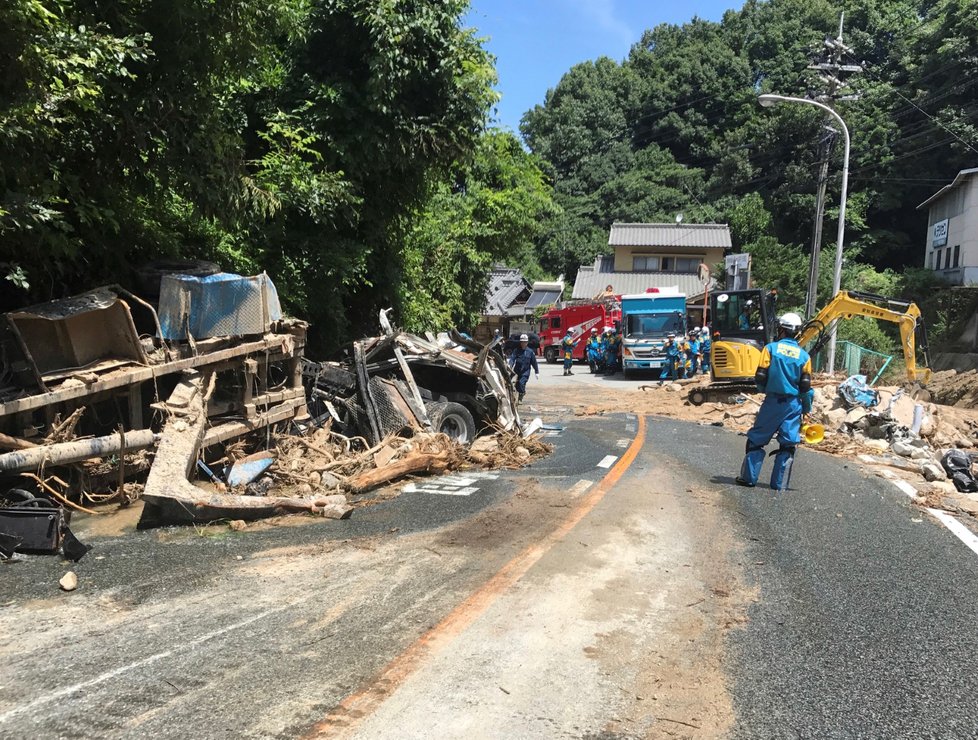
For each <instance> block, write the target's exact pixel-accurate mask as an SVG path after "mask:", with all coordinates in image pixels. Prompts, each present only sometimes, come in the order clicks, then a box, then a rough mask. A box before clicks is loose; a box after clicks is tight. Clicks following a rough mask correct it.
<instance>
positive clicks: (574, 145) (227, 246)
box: [0, 0, 978, 346]
mask: <svg viewBox="0 0 978 740" xmlns="http://www.w3.org/2000/svg"><path fill="white" fill-rule="evenodd" d="M843 5H845V9H846V13H847V16H846V28H847V32H846V40H847V42H848V43H849V44H850V45H851V46H852V48H853V49H854V50H855V51H854V56H853V58H851V59H846V60H845V61H847V62H855V61H859V62H861V63H863V64H864V66H865V68H866V72H865V73H864V74H862V75H860V76H858V77H856V78H855V79H854V80H853V86H852V90H850V91H847V92H855V93H858V94H859V96H860V97H859V99H858V100H856V101H853V102H840V103H839V109H840V110H841V112H842V113H843V115H844V116H845V117H846V119H847V120H848V121H849V123H850V127H851V129H852V132H853V158H852V167H853V171H852V179H851V185H852V197H851V201H850V204H851V205H850V207H851V210H850V216H849V231H848V245H849V250H848V254H847V263H846V273H845V284H846V285H847V286H849V287H863V288H865V289H877V290H879V291H881V292H900V291H917V292H918V293H920V294H921V295H925V294H926V293H927V292H928V290H929V288H930V287H932V281H931V280H930V279H929V277H928V273H926V272H925V271H922V270H917V271H903V270H902V268H903V267H904V266H905V265H912V264H916V263H918V262H919V253H920V249H919V246H918V245H920V244H921V241H922V235H923V228H924V216H923V214H921V213H919V212H916V211H915V210H914V208H913V207H914V206H915V205H916V204H917V203H919V202H921V201H922V200H923V199H924V198H925V197H926V196H927V195H928V194H929V193H930V192H932V191H933V190H934V189H936V187H938V186H939V185H940V184H941V183H944V182H946V181H947V180H948V179H949V178H950V177H951V176H952V175H953V174H954V173H955V172H956V171H957V170H958V169H960V168H962V167H965V166H968V165H973V164H974V163H975V155H976V154H978V151H976V148H975V147H976V146H978V144H976V131H975V111H976V105H978V104H976V99H978V98H976V94H975V93H976V86H978V74H976V72H978V69H976V67H978V41H976V39H978V34H976V33H975V30H976V28H978V9H976V7H978V6H976V5H975V4H974V3H970V2H963V0H846V2H845V3H843V2H842V0H768V1H767V2H763V1H761V0H747V2H746V4H745V5H744V7H743V8H742V9H741V10H738V11H731V12H728V13H727V14H726V15H725V16H724V18H723V20H722V22H720V23H711V22H706V21H702V20H693V21H691V22H689V23H687V24H685V25H682V26H669V25H663V26H659V27H656V28H654V29H651V30H649V31H647V32H645V34H644V35H643V36H642V40H641V42H640V43H638V44H636V45H635V46H634V48H633V49H632V51H631V53H630V54H629V56H628V58H627V59H625V60H624V61H623V62H621V63H617V62H614V61H612V60H609V59H598V60H596V61H594V62H588V63H585V64H581V65H578V66H576V67H574V68H573V69H571V70H570V71H569V72H568V73H567V74H566V75H565V76H564V78H563V79H562V80H561V81H560V83H559V84H558V85H557V86H556V87H555V88H554V89H553V90H551V91H550V92H549V93H548V95H547V98H546V101H545V103H544V104H543V105H541V106H538V107H537V108H535V109H534V110H532V111H529V112H528V113H527V114H526V117H525V119H524V122H523V126H522V132H523V135H524V139H525V143H526V145H527V146H528V147H529V149H530V151H529V152H527V151H526V150H525V149H524V148H523V146H522V145H521V142H520V141H519V140H518V139H517V138H516V137H515V136H514V135H513V134H510V133H505V132H500V131H495V130H492V129H490V128H488V127H487V122H488V118H489V114H490V111H491V108H492V105H493V103H494V101H495V99H496V94H495V92H494V91H493V84H494V81H495V72H494V67H493V60H492V58H491V57H490V56H489V55H488V53H487V52H486V51H485V49H484V48H483V47H482V44H481V42H480V41H479V39H478V38H477V36H476V35H475V34H476V33H477V31H474V30H468V29H465V28H464V27H463V24H462V22H461V18H462V17H463V14H464V13H465V11H466V9H467V7H468V0H263V1H262V2H258V1H257V0H116V1H115V2H112V3H104V2H97V1H96V0H0V13H2V17H3V19H4V23H3V24H0V279H3V278H6V280H5V283H4V284H5V285H6V286H7V287H8V288H9V289H8V290H5V291H3V297H2V300H3V305H2V306H0V307H5V308H10V307H13V306H16V305H22V304H24V303H26V302H28V301H31V300H41V299H45V298H50V297H55V296H60V295H65V294H69V293H72V292H75V291H78V290H80V289H84V288H87V287H92V286H93V285H96V284H99V283H105V282H112V281H118V282H122V283H124V284H127V283H133V282H134V272H135V270H136V269H137V268H139V267H140V266H141V265H142V264H144V263H145V262H146V261H147V260H149V259H152V258H156V257H160V256H182V257H188V258H203V259H212V260H215V261H217V262H219V263H220V264H221V265H222V266H223V267H224V268H225V269H229V270H237V271H242V272H249V273H252V272H257V271H260V270H267V271H268V272H269V273H270V274H271V275H272V276H273V278H274V279H275V280H276V282H277V284H278V286H279V290H280V293H281V294H282V296H283V298H284V300H285V302H286V305H287V307H288V308H289V309H291V311H292V312H294V313H295V314H297V315H300V316H302V317H304V318H308V319H310V320H311V322H312V323H313V326H314V330H315V331H316V332H318V340H319V343H320V344H321V345H322V346H335V345H337V344H338V343H340V342H341V341H343V340H345V339H347V338H349V337H350V336H351V335H357V334H359V333H361V332H364V331H374V330H375V328H376V324H375V322H376V314H375V312H376V310H377V309H378V308H380V307H385V306H394V307H395V308H396V309H398V313H397V316H398V319H399V320H400V321H401V322H402V323H403V324H405V325H407V326H408V327H410V328H413V329H432V328H439V327H445V326H446V325H448V324H455V325H460V326H466V325H470V324H471V323H472V321H473V319H474V317H475V316H476V315H477V314H478V312H479V310H480V308H481V305H480V304H481V302H482V293H483V288H484V285H485V280H486V275H487V268H488V267H489V266H490V265H491V264H492V263H493V262H494V261H496V260H504V261H509V262H510V263H516V264H518V265H520V266H521V267H523V268H524V271H525V272H526V273H527V274H528V275H529V276H530V277H536V276H542V275H544V274H547V273H549V274H553V275H556V274H558V273H564V274H565V275H566V276H567V277H568V278H571V279H572V278H573V276H574V273H575V271H576V269H577V267H578V266H579V265H580V264H582V263H587V262H590V261H591V260H592V259H593V257H594V256H595V254H597V253H600V252H603V251H605V250H606V242H607V233H608V227H609V226H610V224H611V223H612V222H613V221H615V220H622V221H655V220H671V219H672V218H673V217H674V216H675V214H676V213H677V212H680V211H681V212H683V213H684V215H685V218H686V220H687V221H725V222H728V223H730V224H731V227H732V230H733V233H734V238H735V241H736V245H737V247H738V248H742V249H746V250H749V251H751V252H752V253H753V254H754V256H755V262H754V264H755V274H756V277H757V280H758V282H759V283H762V284H769V285H777V286H778V287H780V288H781V290H782V293H783V294H784V295H785V296H786V299H787V301H788V302H789V303H792V304H799V303H800V302H801V295H802V293H803V291H804V286H805V271H806V263H807V255H806V252H807V247H806V246H805V245H807V243H808V241H809V233H810V230H811V221H812V212H813V210H814V208H813V205H814V191H815V172H816V168H817V164H818V163H817V158H818V157H817V153H816V152H817V142H818V139H819V137H820V136H821V134H822V127H823V123H824V121H823V119H822V117H821V116H820V115H819V114H818V112H817V111H815V110H813V109H806V108H803V107H800V106H783V107H781V108H777V109H774V110H770V111H768V110H762V109H760V108H759V107H758V106H757V104H756V96H757V94H758V93H759V92H764V91H776V92H779V93H784V94H792V93H795V94H805V93H807V92H808V91H809V89H810V88H813V87H816V86H817V80H816V78H815V77H814V76H813V75H812V74H811V73H810V72H808V71H806V69H805V67H806V65H807V64H808V62H809V59H810V57H811V55H812V53H813V50H814V49H817V48H818V47H819V45H820V43H821V40H822V38H823V36H824V35H827V34H831V33H833V32H834V30H835V28H836V24H837V22H838V13H839V11H840V10H841V9H842V6H843ZM840 156H841V151H840V150H839V148H838V147H837V148H836V151H835V153H834V155H833V162H832V167H831V168H830V171H831V172H832V178H833V179H832V182H831V183H830V192H829V203H835V202H836V201H837V197H838V185H839V181H838V172H839V158H840ZM833 217H834V216H833V213H832V211H831V210H830V212H829V214H828V225H827V228H826V238H825V243H826V245H829V250H831V241H832V234H833V233H834V229H833V228H831V220H832V218H833ZM827 261H828V260H825V259H823V262H827ZM828 273H829V270H827V269H825V270H823V274H822V278H823V279H822V290H823V299H824V298H825V297H827V295H825V294H827V292H828V290H829V280H830V278H829V274H828ZM879 341H880V342H881V343H885V342H886V341H887V338H886V337H885V336H884V337H882V339H880V340H879Z"/></svg>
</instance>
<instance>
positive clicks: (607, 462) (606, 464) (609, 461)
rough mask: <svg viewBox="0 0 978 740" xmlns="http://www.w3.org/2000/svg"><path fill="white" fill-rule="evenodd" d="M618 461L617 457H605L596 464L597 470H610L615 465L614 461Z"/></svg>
mask: <svg viewBox="0 0 978 740" xmlns="http://www.w3.org/2000/svg"><path fill="white" fill-rule="evenodd" d="M617 459H618V456H617V455H605V456H604V457H603V458H601V462H599V463H598V467H599V468H610V467H611V466H612V465H614V464H615V460H617Z"/></svg>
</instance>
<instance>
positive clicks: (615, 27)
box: [569, 0, 637, 45]
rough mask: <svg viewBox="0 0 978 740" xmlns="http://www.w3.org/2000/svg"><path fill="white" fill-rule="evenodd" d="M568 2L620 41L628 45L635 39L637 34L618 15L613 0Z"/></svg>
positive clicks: (577, 0)
mask: <svg viewBox="0 0 978 740" xmlns="http://www.w3.org/2000/svg"><path fill="white" fill-rule="evenodd" d="M569 4H570V5H571V6H572V7H574V8H576V9H577V11H578V12H579V13H581V14H582V15H583V16H585V17H586V18H587V19H588V20H590V21H592V22H593V23H595V24H596V25H597V26H598V28H600V29H602V30H603V31H606V32H607V33H609V34H611V35H613V36H615V37H616V38H617V39H618V40H619V41H621V42H622V43H624V44H628V45H630V44H631V43H632V42H633V41H635V39H636V36H637V34H636V33H635V30H634V29H633V28H632V27H631V26H630V25H628V23H626V22H625V21H623V20H622V19H620V18H619V17H618V15H617V9H616V8H615V0H569Z"/></svg>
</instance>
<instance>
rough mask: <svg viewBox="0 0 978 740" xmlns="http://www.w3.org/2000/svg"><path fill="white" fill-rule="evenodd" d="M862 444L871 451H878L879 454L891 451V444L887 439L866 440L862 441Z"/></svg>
mask: <svg viewBox="0 0 978 740" xmlns="http://www.w3.org/2000/svg"><path fill="white" fill-rule="evenodd" d="M862 443H863V445H864V446H865V447H868V448H869V449H871V450H877V451H878V452H886V451H887V450H888V449H890V443H889V442H887V441H886V440H885V439H865V440H862Z"/></svg>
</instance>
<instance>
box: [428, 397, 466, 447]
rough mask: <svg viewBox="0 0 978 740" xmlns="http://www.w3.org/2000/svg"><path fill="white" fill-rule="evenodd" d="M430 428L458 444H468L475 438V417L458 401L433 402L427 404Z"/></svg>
mask: <svg viewBox="0 0 978 740" xmlns="http://www.w3.org/2000/svg"><path fill="white" fill-rule="evenodd" d="M428 418H429V419H431V428H432V429H434V430H435V431H436V432H441V433H442V434H444V435H446V436H448V438H449V439H451V440H453V441H455V442H458V443H459V444H463V445H466V444H469V443H470V442H472V441H473V440H474V439H475V419H473V418H472V414H471V412H470V411H469V410H468V409H467V408H465V406H463V405H462V404H460V403H452V402H448V403H433V404H431V405H429V406H428Z"/></svg>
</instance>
